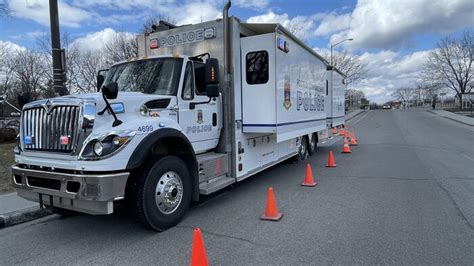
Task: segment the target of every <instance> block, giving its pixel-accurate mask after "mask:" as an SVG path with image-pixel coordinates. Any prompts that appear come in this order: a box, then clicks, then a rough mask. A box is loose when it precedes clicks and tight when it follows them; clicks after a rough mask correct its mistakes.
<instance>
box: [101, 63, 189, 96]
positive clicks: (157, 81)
mask: <svg viewBox="0 0 474 266" xmlns="http://www.w3.org/2000/svg"><path fill="white" fill-rule="evenodd" d="M182 64H183V60H182V59H181V58H157V59H148V60H140V61H133V62H127V63H123V64H120V65H116V66H113V67H112V68H110V70H109V72H108V74H107V78H106V80H105V82H104V84H108V83H110V82H117V85H118V88H119V91H135V92H143V93H146V94H159V95H176V92H177V91H178V84H179V78H180V75H181V66H182Z"/></svg>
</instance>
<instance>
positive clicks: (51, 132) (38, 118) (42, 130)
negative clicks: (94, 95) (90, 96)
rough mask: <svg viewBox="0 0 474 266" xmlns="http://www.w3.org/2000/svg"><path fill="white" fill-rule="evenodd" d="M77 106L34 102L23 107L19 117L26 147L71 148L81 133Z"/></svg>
mask: <svg viewBox="0 0 474 266" xmlns="http://www.w3.org/2000/svg"><path fill="white" fill-rule="evenodd" d="M80 116H81V108H80V106H72V105H54V106H51V108H50V109H49V112H48V108H44V107H43V106H35V107H32V108H29V109H25V110H24V111H23V114H22V118H21V120H22V121H21V123H22V124H21V134H22V143H23V147H24V149H25V150H33V151H53V152H63V153H72V152H74V150H75V148H76V146H77V142H78V140H79V134H80V124H81V123H80V122H82V120H81V119H80Z"/></svg>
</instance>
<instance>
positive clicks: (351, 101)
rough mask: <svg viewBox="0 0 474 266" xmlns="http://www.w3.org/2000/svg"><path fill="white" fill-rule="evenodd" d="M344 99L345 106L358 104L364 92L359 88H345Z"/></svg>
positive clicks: (363, 96)
mask: <svg viewBox="0 0 474 266" xmlns="http://www.w3.org/2000/svg"><path fill="white" fill-rule="evenodd" d="M344 96H345V101H346V105H347V106H351V107H352V106H358V105H359V102H361V101H362V99H364V98H365V93H364V92H363V91H361V90H356V89H347V90H346V91H345V94H344Z"/></svg>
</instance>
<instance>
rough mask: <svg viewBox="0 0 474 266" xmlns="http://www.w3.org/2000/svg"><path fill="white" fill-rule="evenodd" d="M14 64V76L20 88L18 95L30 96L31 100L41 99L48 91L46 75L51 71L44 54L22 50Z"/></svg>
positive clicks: (18, 88) (16, 56)
mask: <svg viewBox="0 0 474 266" xmlns="http://www.w3.org/2000/svg"><path fill="white" fill-rule="evenodd" d="M12 62H13V67H12V75H13V78H14V79H15V82H16V84H17V86H18V87H17V90H19V91H18V94H28V96H29V97H30V98H31V99H37V98H38V97H40V96H41V95H42V93H43V92H44V91H45V90H46V89H47V84H48V81H47V79H46V78H45V77H46V75H45V74H46V72H48V71H49V69H48V67H47V66H46V64H45V61H44V57H43V56H42V54H41V53H37V52H34V51H31V50H20V51H18V52H17V54H16V55H15V57H14V59H13V61H12Z"/></svg>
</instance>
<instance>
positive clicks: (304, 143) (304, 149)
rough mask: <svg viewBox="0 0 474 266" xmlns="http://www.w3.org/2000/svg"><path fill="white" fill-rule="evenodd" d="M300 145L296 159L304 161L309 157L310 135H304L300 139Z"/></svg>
mask: <svg viewBox="0 0 474 266" xmlns="http://www.w3.org/2000/svg"><path fill="white" fill-rule="evenodd" d="M299 143H300V145H299V146H298V154H297V155H296V160H297V161H298V162H304V161H306V159H308V156H309V154H308V137H307V136H302V137H300V141H299Z"/></svg>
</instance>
